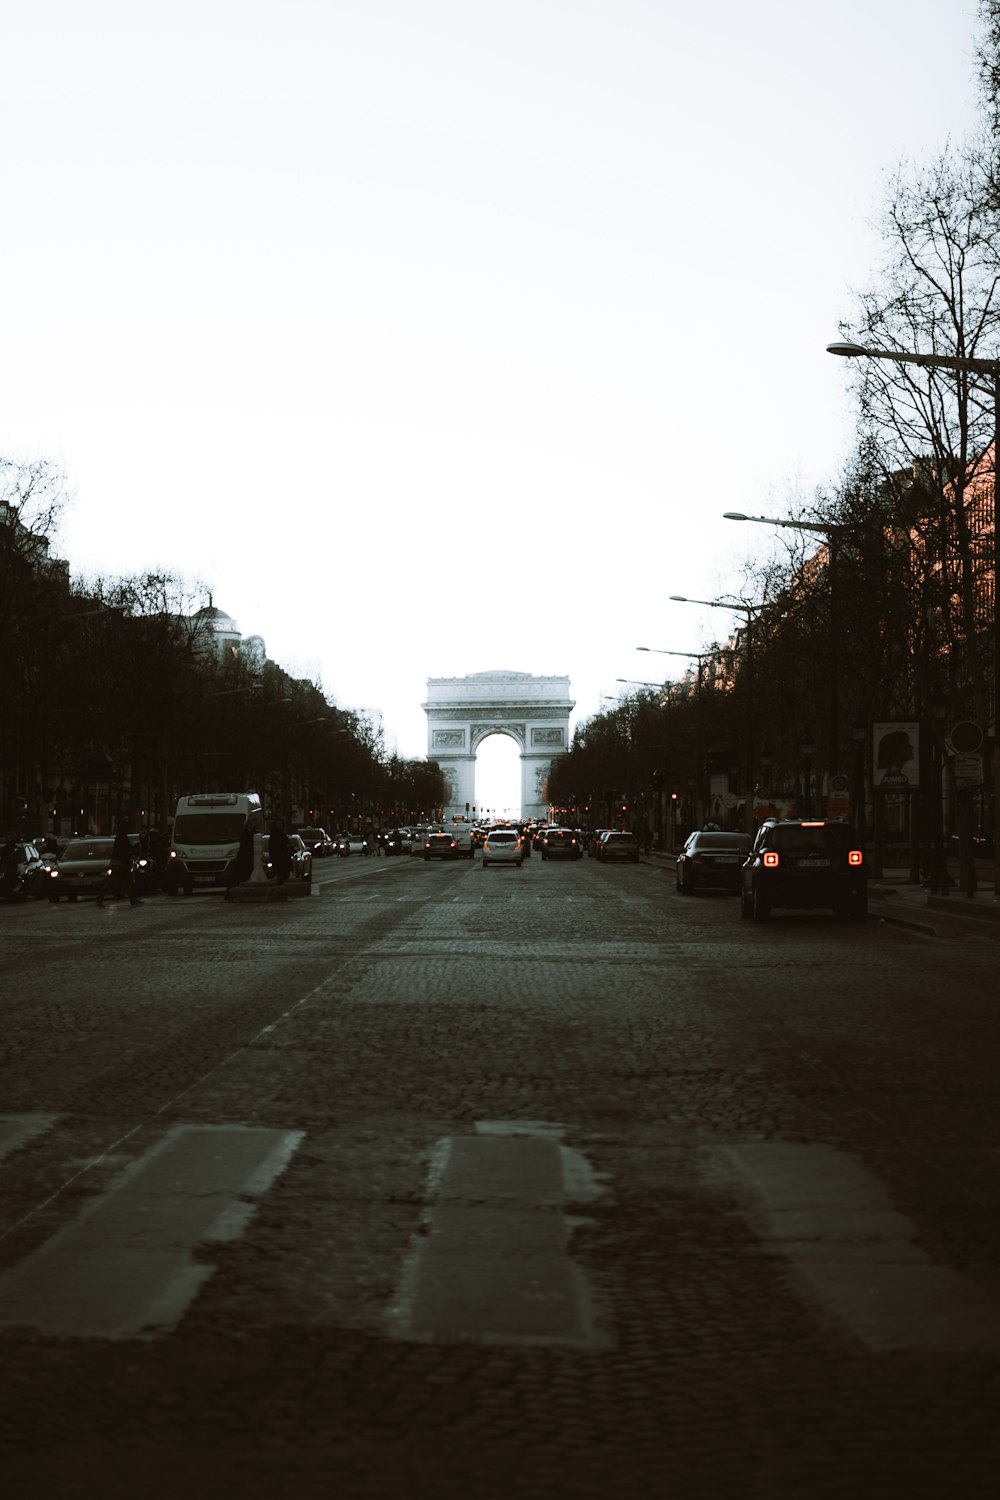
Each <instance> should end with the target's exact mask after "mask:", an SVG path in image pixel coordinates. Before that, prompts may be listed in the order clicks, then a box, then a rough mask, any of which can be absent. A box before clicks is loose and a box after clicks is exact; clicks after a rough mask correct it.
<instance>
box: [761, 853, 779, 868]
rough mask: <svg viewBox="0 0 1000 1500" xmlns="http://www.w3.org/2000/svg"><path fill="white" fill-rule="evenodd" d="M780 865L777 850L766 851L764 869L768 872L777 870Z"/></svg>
mask: <svg viewBox="0 0 1000 1500" xmlns="http://www.w3.org/2000/svg"><path fill="white" fill-rule="evenodd" d="M779 863H780V861H779V859H778V851H777V850H776V849H765V851H764V868H765V869H766V870H776V869H777V868H778V865H779Z"/></svg>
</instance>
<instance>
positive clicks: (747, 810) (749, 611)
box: [670, 594, 763, 833]
mask: <svg viewBox="0 0 1000 1500" xmlns="http://www.w3.org/2000/svg"><path fill="white" fill-rule="evenodd" d="M670 598H671V599H672V600H673V601H674V603H675V604H704V605H706V606H707V607H708V608H709V609H728V610H729V612H730V614H732V613H734V612H737V611H740V612H742V613H743V614H745V615H746V621H747V625H746V630H747V726H746V762H747V763H746V772H745V775H746V796H745V800H744V808H743V813H744V823H745V826H746V831H747V833H753V786H754V782H753V765H754V762H753V617H754V615H755V614H758V613H759V612H760V610H761V609H762V608H763V604H748V603H747V601H746V600H745V599H739V600H730V599H689V598H688V597H687V596H686V595H685V594H671V595H670Z"/></svg>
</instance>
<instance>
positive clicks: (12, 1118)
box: [0, 1115, 58, 1160]
mask: <svg viewBox="0 0 1000 1500" xmlns="http://www.w3.org/2000/svg"><path fill="white" fill-rule="evenodd" d="M57 1119H58V1116H57V1115H5V1116H4V1118H3V1119H0V1160H2V1159H3V1158H4V1157H5V1156H9V1155H10V1153H11V1152H12V1151H18V1150H20V1148H21V1147H22V1146H24V1145H26V1144H27V1142H28V1141H31V1140H34V1138H35V1136H36V1135H42V1134H43V1133H44V1132H45V1131H46V1130H51V1129H52V1126H53V1125H54V1124H55V1122H56V1120H57Z"/></svg>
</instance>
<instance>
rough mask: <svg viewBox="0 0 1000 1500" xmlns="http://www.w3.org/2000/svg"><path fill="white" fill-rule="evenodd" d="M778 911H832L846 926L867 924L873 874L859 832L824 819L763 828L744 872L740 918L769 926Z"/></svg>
mask: <svg viewBox="0 0 1000 1500" xmlns="http://www.w3.org/2000/svg"><path fill="white" fill-rule="evenodd" d="M776 906H791V907H797V908H798V909H800V910H801V909H803V908H805V909H811V908H813V907H817V906H829V907H832V908H833V913H834V916H836V917H838V918H839V919H840V920H841V921H843V922H863V921H864V920H865V918H866V917H867V915H868V869H867V866H866V864H865V856H864V851H863V850H862V848H861V840H860V838H859V837H858V831H857V829H856V828H852V827H851V826H850V824H849V823H828V822H825V821H823V820H822V819H818V818H795V819H789V820H787V821H784V820H779V819H777V818H768V819H767V820H766V821H765V822H764V823H762V824H761V826H760V830H759V831H758V834H757V837H756V839H755V840H754V845H753V849H752V850H751V851H750V855H749V858H748V859H747V862H746V864H745V865H744V866H743V869H742V871H741V886H740V915H741V916H744V917H752V918H753V920H754V921H755V922H766V921H767V919H768V917H769V916H770V915H771V912H772V910H773V909H774V907H776Z"/></svg>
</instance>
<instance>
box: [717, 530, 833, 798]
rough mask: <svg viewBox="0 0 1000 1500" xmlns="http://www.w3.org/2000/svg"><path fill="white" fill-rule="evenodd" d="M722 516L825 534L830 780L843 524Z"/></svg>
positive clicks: (817, 790)
mask: <svg viewBox="0 0 1000 1500" xmlns="http://www.w3.org/2000/svg"><path fill="white" fill-rule="evenodd" d="M723 519H724V520H726V521H757V522H760V523H762V524H764V525H766V526H785V527H788V528H789V529H790V530H792V531H811V532H813V533H815V534H816V535H817V536H821V537H824V538H825V540H826V543H827V546H828V548H829V556H830V706H829V710H828V713H829V724H828V726H827V755H828V756H829V760H830V768H829V769H830V780H831V785H832V781H833V777H834V776H836V775H837V774H838V773H839V771H840V766H839V764H838V761H839V760H840V734H839V719H840V649H839V648H840V608H839V606H840V599H839V594H838V588H837V583H838V567H839V562H840V543H841V541H842V539H843V536H844V532H845V531H846V530H847V529H848V528H847V527H846V526H838V525H837V524H836V523H835V522H833V523H831V524H829V525H823V524H822V523H820V522H813V521H793V520H792V519H791V517H790V516H745V515H744V514H743V512H742V511H739V510H727V511H723ZM816 793H817V800H818V798H819V795H820V786H819V767H818V766H817V769H816Z"/></svg>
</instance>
